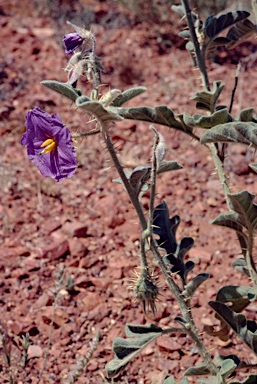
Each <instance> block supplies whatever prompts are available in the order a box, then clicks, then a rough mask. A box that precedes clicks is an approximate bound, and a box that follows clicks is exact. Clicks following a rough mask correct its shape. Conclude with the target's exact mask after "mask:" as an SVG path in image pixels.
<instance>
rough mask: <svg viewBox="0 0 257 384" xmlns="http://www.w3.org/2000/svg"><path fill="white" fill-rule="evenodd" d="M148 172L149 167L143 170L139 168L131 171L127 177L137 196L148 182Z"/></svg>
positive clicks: (149, 170)
mask: <svg viewBox="0 0 257 384" xmlns="http://www.w3.org/2000/svg"><path fill="white" fill-rule="evenodd" d="M150 172H151V167H148V168H144V167H141V166H139V167H137V168H135V169H134V170H133V171H132V173H131V175H130V177H129V183H130V185H131V187H132V188H133V190H134V191H135V194H136V195H137V196H138V195H139V193H140V192H141V191H142V190H143V187H144V185H145V184H146V183H147V181H148V180H149V177H150Z"/></svg>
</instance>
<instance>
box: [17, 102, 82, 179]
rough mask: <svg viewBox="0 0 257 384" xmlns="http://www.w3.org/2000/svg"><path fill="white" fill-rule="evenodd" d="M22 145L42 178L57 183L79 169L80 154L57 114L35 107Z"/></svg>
mask: <svg viewBox="0 0 257 384" xmlns="http://www.w3.org/2000/svg"><path fill="white" fill-rule="evenodd" d="M26 128H27V130H26V132H25V133H24V134H23V136H22V138H21V144H22V145H25V146H26V147H27V155H28V158H29V159H30V160H31V161H32V162H33V163H34V164H36V166H37V167H38V169H39V171H40V172H41V174H42V175H43V176H45V177H52V178H54V179H55V180H56V181H60V180H62V179H65V178H66V177H71V176H72V175H73V174H74V173H75V170H76V168H77V160H76V152H75V149H74V146H73V143H72V137H71V133H70V131H69V129H68V128H67V127H65V125H64V124H63V123H62V121H61V118H60V116H58V115H57V114H54V115H49V114H48V113H47V112H44V111H42V110H41V109H40V108H38V107H34V109H33V110H31V111H29V112H28V113H27V116H26Z"/></svg>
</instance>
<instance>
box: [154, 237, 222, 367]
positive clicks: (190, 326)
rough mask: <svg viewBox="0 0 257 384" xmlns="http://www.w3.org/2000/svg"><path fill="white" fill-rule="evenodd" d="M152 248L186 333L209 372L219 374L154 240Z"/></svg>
mask: <svg viewBox="0 0 257 384" xmlns="http://www.w3.org/2000/svg"><path fill="white" fill-rule="evenodd" d="M150 248H151V251H152V252H153V255H154V257H155V259H156V261H157V262H158V265H159V267H160V269H161V271H162V273H163V274H164V276H165V278H166V280H167V283H168V285H169V288H170V290H171V292H172V293H173V295H174V296H175V299H176V300H177V302H178V304H179V307H180V310H181V312H182V316H183V318H184V320H185V322H186V327H185V332H186V333H187V334H188V335H189V337H190V338H191V340H192V341H193V342H194V344H195V345H196V347H197V349H198V351H199V353H200V355H201V356H202V358H203V360H204V362H205V364H206V366H207V367H208V369H209V371H210V372H211V373H212V374H214V375H216V374H217V372H218V368H217V367H216V365H215V364H214V363H213V361H212V359H211V356H210V355H209V353H208V352H207V350H206V348H205V346H204V344H203V342H202V339H201V337H200V335H199V333H198V331H197V328H196V326H195V323H194V320H193V317H192V314H191V311H190V308H189V307H188V306H187V304H186V302H185V301H184V299H183V298H182V296H181V292H180V289H179V287H178V286H177V284H176V283H175V282H174V280H173V278H172V276H171V274H170V272H169V271H168V270H167V267H166V265H165V263H164V260H163V258H162V256H161V254H160V253H159V251H158V248H157V246H156V243H155V240H154V239H153V238H151V243H150Z"/></svg>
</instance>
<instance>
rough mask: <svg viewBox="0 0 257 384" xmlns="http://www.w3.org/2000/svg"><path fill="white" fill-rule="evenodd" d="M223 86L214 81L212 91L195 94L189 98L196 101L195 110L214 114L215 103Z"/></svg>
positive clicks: (219, 82)
mask: <svg viewBox="0 0 257 384" xmlns="http://www.w3.org/2000/svg"><path fill="white" fill-rule="evenodd" d="M224 86H225V85H224V84H222V83H221V81H214V83H213V88H212V91H200V92H196V94H195V96H193V97H191V100H195V101H196V108H198V109H204V110H207V111H210V112H211V113H214V111H215V106H216V103H217V101H218V98H219V96H220V94H221V92H222V90H223V89H224Z"/></svg>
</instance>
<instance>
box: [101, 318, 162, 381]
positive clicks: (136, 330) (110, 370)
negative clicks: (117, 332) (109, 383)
mask: <svg viewBox="0 0 257 384" xmlns="http://www.w3.org/2000/svg"><path fill="white" fill-rule="evenodd" d="M126 333H127V334H128V335H129V336H130V335H132V336H134V335H136V337H129V338H128V339H123V338H121V337H117V338H116V339H114V342H113V347H112V349H113V352H114V354H115V355H114V359H113V360H111V361H110V362H109V363H107V364H106V366H105V369H106V372H107V376H108V377H109V378H111V377H115V376H116V375H118V374H119V373H120V372H122V371H123V370H124V369H125V367H126V366H127V364H128V363H129V362H130V361H131V360H132V359H133V358H134V357H135V356H137V355H138V354H139V353H140V352H141V351H142V349H143V348H144V347H146V346H147V345H148V344H149V343H151V342H152V341H153V340H155V339H156V338H157V337H159V336H161V335H162V329H161V328H160V327H157V326H156V325H154V324H151V325H150V326H142V325H136V324H127V327H126Z"/></svg>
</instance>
